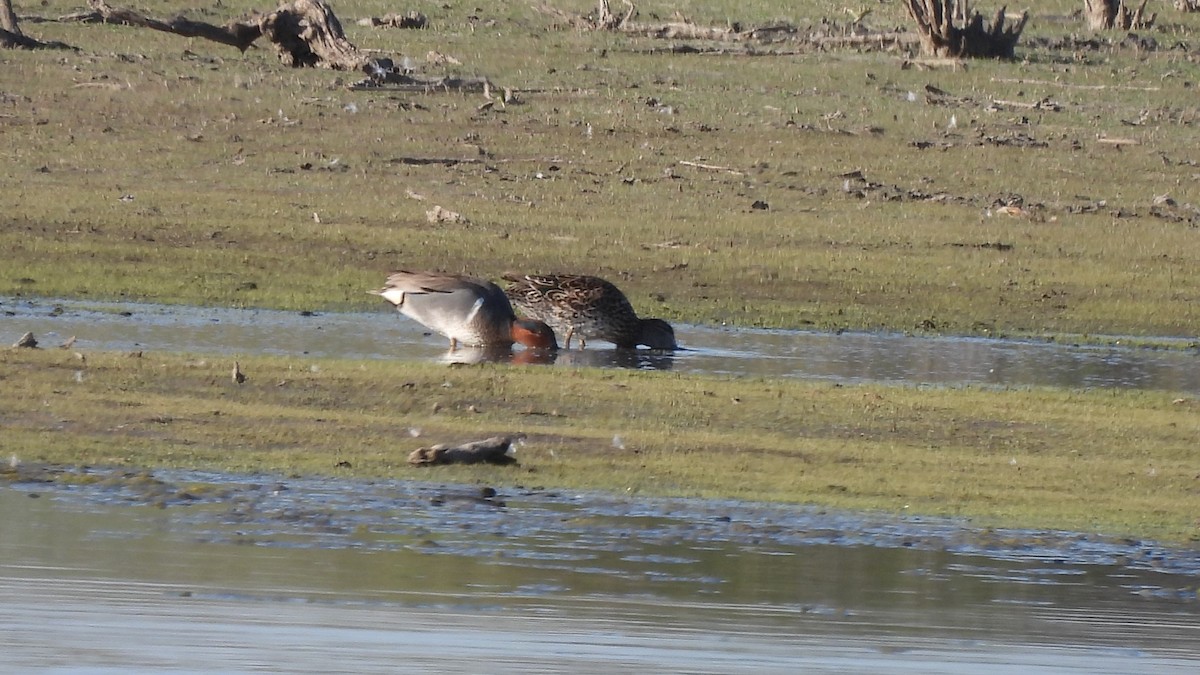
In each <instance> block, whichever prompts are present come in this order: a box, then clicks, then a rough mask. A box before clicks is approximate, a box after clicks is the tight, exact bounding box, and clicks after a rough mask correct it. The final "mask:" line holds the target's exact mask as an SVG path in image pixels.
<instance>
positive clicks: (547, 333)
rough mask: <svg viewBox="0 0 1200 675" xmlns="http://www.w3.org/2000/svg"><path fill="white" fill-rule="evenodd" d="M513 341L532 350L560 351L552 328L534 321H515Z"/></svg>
mask: <svg viewBox="0 0 1200 675" xmlns="http://www.w3.org/2000/svg"><path fill="white" fill-rule="evenodd" d="M512 339H513V342H519V343H521V344H523V345H525V346H526V347H528V348H530V349H550V350H556V349H558V341H557V340H555V339H554V331H553V330H551V329H550V326H547V325H546V324H544V323H542V322H541V321H534V320H533V319H516V320H515V321H513V324H512Z"/></svg>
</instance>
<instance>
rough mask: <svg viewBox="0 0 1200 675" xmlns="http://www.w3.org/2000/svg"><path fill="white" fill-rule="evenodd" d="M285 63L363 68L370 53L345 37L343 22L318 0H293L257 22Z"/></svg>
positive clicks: (349, 68) (343, 68)
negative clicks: (362, 50) (365, 52)
mask: <svg viewBox="0 0 1200 675" xmlns="http://www.w3.org/2000/svg"><path fill="white" fill-rule="evenodd" d="M259 26H260V27H261V28H262V33H263V36H264V37H266V38H267V39H268V40H270V41H271V45H272V46H273V47H275V53H276V54H277V55H278V56H279V60H280V61H281V62H283V63H284V64H285V65H289V66H293V67H297V68H310V67H321V68H332V69H333V70H362V69H363V67H364V66H366V65H367V63H368V62H370V61H371V59H370V57H368V56H367V55H366V54H363V53H362V52H360V51H359V50H358V47H355V46H354V44H353V43H351V42H350V41H349V40H347V39H346V34H345V32H343V31H342V24H341V22H339V21H338V19H337V17H336V16H334V15H333V10H332V9H330V8H329V5H326V4H325V3H324V2H322V1H321V0H295V2H293V3H291V4H290V5H283V6H282V7H280V8H279V9H276V10H275V11H274V12H271V13H270V14H268V15H266V16H265V17H264V18H263V20H262V21H261V22H260V23H259Z"/></svg>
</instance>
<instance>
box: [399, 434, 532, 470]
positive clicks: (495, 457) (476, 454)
mask: <svg viewBox="0 0 1200 675" xmlns="http://www.w3.org/2000/svg"><path fill="white" fill-rule="evenodd" d="M518 438H520V436H493V437H491V438H487V439H484V440H482V441H472V442H470V443H461V444H459V445H452V444H448V443H439V444H437V445H434V446H431V447H428V448H417V449H416V450H413V451H412V453H411V454H410V455H409V456H408V463H409V464H412V465H414V466H434V465H437V464H499V465H507V464H516V463H517V459H516V458H515V457H513V456H512V455H510V454H508V451H509V448H511V447H512V444H513V443H514V442H515V441H516V440H517V439H518Z"/></svg>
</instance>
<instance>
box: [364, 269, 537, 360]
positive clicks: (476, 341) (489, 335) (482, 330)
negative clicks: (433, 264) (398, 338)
mask: <svg viewBox="0 0 1200 675" xmlns="http://www.w3.org/2000/svg"><path fill="white" fill-rule="evenodd" d="M371 292H372V293H374V294H376V295H380V296H383V299H384V300H387V301H388V302H390V303H392V304H393V305H395V307H396V309H397V310H399V311H400V313H401V314H404V315H405V316H407V317H409V318H410V319H413V320H415V321H417V322H418V323H420V324H422V325H424V326H425V327H427V328H429V329H431V330H434V331H436V332H438V333H441V334H442V335H445V336H446V337H448V338H450V351H454V350H456V349H458V345H459V343H461V344H463V345H464V346H469V347H484V346H494V345H501V346H511V345H512V343H513V342H519V343H521V344H523V345H525V346H526V347H530V348H534V349H558V343H557V342H555V340H554V331H553V330H551V329H550V327H549V326H547V325H546V324H545V323H542V322H541V321H532V320H529V319H518V318H517V316H516V314H514V313H513V308H512V305H511V304H510V303H509V301H508V298H507V297H506V296H505V295H504V291H502V290H500V287H499V286H497V285H496V284H493V283H492V282H490V281H485V280H483V279H476V278H474V277H468V276H463V275H461V274H444V273H441V272H408V271H404V270H401V271H399V272H394V273H392V274H391V275H390V276H389V277H388V278H387V284H386V285H384V287H383V288H381V289H380V290H378V291H371Z"/></svg>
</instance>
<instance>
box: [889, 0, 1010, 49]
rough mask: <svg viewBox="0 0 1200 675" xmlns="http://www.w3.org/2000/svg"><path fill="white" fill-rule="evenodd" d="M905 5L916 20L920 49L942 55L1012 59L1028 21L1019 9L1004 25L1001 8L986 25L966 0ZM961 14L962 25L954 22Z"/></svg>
mask: <svg viewBox="0 0 1200 675" xmlns="http://www.w3.org/2000/svg"><path fill="white" fill-rule="evenodd" d="M904 6H905V7H906V8H907V9H908V14H909V16H911V17H912V18H913V20H914V21H916V22H917V35H919V36H920V38H921V51H922V52H924V53H925V54H927V55H929V56H936V57H941V58H1000V59H1011V58H1013V53H1014V50H1015V49H1016V46H1017V40H1019V39H1020V37H1021V31H1022V30H1024V29H1025V23H1026V22H1027V21H1029V13H1028V12H1022V13H1021V17H1020V18H1019V19H1017V20H1016V21H1014V22H1013V23H1011V24H1006V21H1007V19H1008V17H1007V15H1006V14H1005V9H1006V8H1004V7H1001V8H1000V9H999V10H997V11H996V14H995V16H993V17H992V22H991V24H990V25H988V24H987V23H985V22H984V20H983V15H981V14H980V13H979V12H971V11H969V9H968V6H967V0H905V2H904ZM960 17H961V18H963V21H964V22H965V25H964V26H963V27H961V28H960V27H958V26H957V25H955V23H956V20H957V19H958V18H960ZM968 17H969V18H968Z"/></svg>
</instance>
